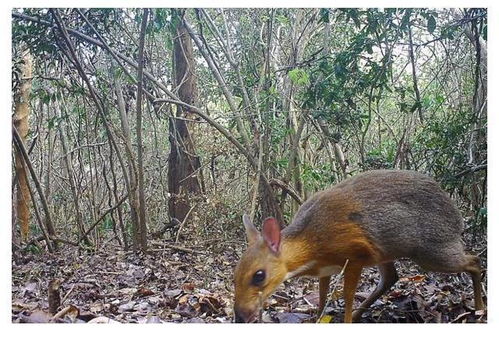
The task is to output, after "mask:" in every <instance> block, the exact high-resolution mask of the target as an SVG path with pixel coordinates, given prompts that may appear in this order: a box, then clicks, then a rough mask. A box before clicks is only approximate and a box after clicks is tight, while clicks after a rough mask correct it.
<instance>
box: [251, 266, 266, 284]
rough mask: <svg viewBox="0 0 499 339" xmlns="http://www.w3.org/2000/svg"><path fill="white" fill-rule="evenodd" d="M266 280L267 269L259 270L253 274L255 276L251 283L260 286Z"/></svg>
mask: <svg viewBox="0 0 499 339" xmlns="http://www.w3.org/2000/svg"><path fill="white" fill-rule="evenodd" d="M264 280H265V271H264V270H258V271H256V272H255V274H253V278H252V279H251V284H252V285H254V286H260V285H261V284H262V283H263V281H264Z"/></svg>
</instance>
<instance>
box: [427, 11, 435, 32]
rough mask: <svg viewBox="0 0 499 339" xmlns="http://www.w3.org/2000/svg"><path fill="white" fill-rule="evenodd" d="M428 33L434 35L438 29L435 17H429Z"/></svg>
mask: <svg viewBox="0 0 499 339" xmlns="http://www.w3.org/2000/svg"><path fill="white" fill-rule="evenodd" d="M427 27H428V32H430V33H433V32H434V31H435V28H436V27H437V22H436V20H435V17H434V16H433V15H430V16H428V26H427Z"/></svg>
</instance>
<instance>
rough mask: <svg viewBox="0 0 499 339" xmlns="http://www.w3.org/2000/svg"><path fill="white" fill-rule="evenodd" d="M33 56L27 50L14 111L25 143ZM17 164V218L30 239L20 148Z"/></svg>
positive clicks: (16, 154)
mask: <svg viewBox="0 0 499 339" xmlns="http://www.w3.org/2000/svg"><path fill="white" fill-rule="evenodd" d="M32 69H33V64H32V57H31V54H30V53H29V51H27V50H26V51H25V52H24V55H23V63H22V65H21V81H20V86H19V92H18V93H17V95H16V96H15V111H14V117H13V120H14V126H15V127H16V129H17V131H18V132H19V136H20V137H21V140H22V141H23V142H24V143H25V141H26V136H27V134H28V130H29V121H28V118H29V113H30V112H29V111H30V109H29V95H30V92H31V77H32V75H31V74H32ZM15 166H16V175H17V192H16V211H17V219H18V221H19V226H20V230H21V241H22V242H25V241H26V240H28V235H29V216H30V213H29V204H30V201H31V199H30V194H29V188H28V177H27V174H26V170H25V167H24V160H23V157H22V155H21V154H20V153H19V150H17V151H16V152H15Z"/></svg>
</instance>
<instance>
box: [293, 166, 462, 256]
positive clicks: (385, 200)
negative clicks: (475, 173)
mask: <svg viewBox="0 0 499 339" xmlns="http://www.w3.org/2000/svg"><path fill="white" fill-rule="evenodd" d="M338 224H342V225H345V224H348V225H350V224H351V225H352V227H359V228H360V229H362V230H363V232H364V233H365V235H366V237H367V238H369V239H370V240H371V241H372V242H373V243H374V244H375V245H376V246H377V247H378V248H379V250H381V251H382V252H383V253H385V254H386V255H387V256H388V257H393V258H398V257H412V258H415V259H416V258H420V257H421V256H424V255H425V252H427V251H436V250H438V248H439V247H440V248H443V247H448V246H461V243H460V237H461V232H462V229H463V222H462V218H461V214H460V213H459V210H458V209H457V207H456V206H455V204H454V203H453V201H452V200H451V199H450V198H449V196H448V195H447V193H446V192H444V191H443V190H442V189H441V188H440V187H439V185H438V184H437V183H436V182H435V181H434V180H433V179H432V178H430V177H428V176H426V175H423V174H421V173H418V172H414V171H401V170H376V171H369V172H364V173H362V174H359V175H357V176H355V177H352V178H349V179H346V180H344V181H343V182H341V183H339V184H338V185H336V186H334V187H332V188H331V189H329V190H326V191H322V192H319V193H317V194H316V195H314V196H312V197H311V198H310V199H309V200H307V201H306V202H305V203H304V204H303V205H302V206H301V207H300V209H299V210H298V212H297V214H296V216H295V218H294V220H293V222H292V223H291V224H290V225H289V226H288V227H287V228H286V229H285V232H286V234H288V236H291V237H293V236H299V235H301V236H303V235H305V234H306V236H307V237H308V238H309V239H313V241H317V242H320V241H324V237H326V238H328V235H334V232H335V229H339V228H338V227H337V225H338ZM330 239H334V236H331V237H330ZM326 241H327V240H326Z"/></svg>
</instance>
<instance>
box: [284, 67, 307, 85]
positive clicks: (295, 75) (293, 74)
mask: <svg viewBox="0 0 499 339" xmlns="http://www.w3.org/2000/svg"><path fill="white" fill-rule="evenodd" d="M288 76H289V79H291V82H292V83H294V84H295V85H298V86H307V85H308V84H309V76H308V74H307V72H305V71H304V70H303V69H301V68H295V69H292V70H291V71H289V72H288Z"/></svg>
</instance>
